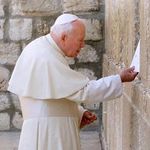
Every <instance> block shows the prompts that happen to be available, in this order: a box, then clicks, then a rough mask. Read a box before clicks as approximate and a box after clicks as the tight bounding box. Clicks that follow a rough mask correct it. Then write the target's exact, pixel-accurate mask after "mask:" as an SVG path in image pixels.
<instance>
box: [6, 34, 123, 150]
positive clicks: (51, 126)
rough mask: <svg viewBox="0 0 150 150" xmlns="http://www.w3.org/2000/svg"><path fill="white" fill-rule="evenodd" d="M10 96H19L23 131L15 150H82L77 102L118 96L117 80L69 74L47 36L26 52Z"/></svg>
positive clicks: (64, 60)
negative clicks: (13, 94) (94, 78)
mask: <svg viewBox="0 0 150 150" xmlns="http://www.w3.org/2000/svg"><path fill="white" fill-rule="evenodd" d="M8 91H10V92H12V93H15V94H16V95H18V96H19V99H20V103H21V109H22V113H23V119H24V122H23V126H22V131H21V136H20V142H19V150H80V138H79V126H80V120H81V118H82V113H83V111H84V110H83V109H82V108H81V107H79V104H80V103H81V102H84V103H97V102H102V101H106V100H110V99H114V98H117V97H119V96H121V94H122V83H121V80H120V76H119V75H114V76H109V77H105V78H102V79H99V80H96V81H95V80H92V81H89V79H88V78H87V77H85V76H83V75H81V74H80V73H78V72H76V71H74V70H72V69H71V68H70V67H69V65H68V63H67V61H66V59H65V56H64V54H63V52H62V51H61V50H60V49H59V47H58V46H57V45H56V43H55V42H54V40H53V39H52V38H51V36H50V34H48V35H46V36H42V37H40V38H38V39H36V40H34V41H33V42H31V43H30V44H29V45H27V46H26V47H25V49H24V50H23V52H22V54H21V55H20V57H19V59H18V61H17V63H16V66H15V69H14V71H13V74H12V76H11V79H10V81H9V87H8Z"/></svg>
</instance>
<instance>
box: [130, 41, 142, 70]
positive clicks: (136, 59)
mask: <svg viewBox="0 0 150 150" xmlns="http://www.w3.org/2000/svg"><path fill="white" fill-rule="evenodd" d="M132 66H135V71H136V72H140V40H139V43H138V45H137V48H136V51H135V53H134V56H133V59H132V63H131V65H130V67H132Z"/></svg>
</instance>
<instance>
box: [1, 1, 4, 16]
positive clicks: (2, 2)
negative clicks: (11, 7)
mask: <svg viewBox="0 0 150 150" xmlns="http://www.w3.org/2000/svg"><path fill="white" fill-rule="evenodd" d="M0 16H1V17H3V16H4V0H0Z"/></svg>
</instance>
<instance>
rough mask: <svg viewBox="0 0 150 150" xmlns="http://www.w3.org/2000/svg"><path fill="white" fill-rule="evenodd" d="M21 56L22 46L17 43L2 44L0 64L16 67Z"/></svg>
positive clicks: (0, 46) (0, 47) (0, 45)
mask: <svg viewBox="0 0 150 150" xmlns="http://www.w3.org/2000/svg"><path fill="white" fill-rule="evenodd" d="M19 55H20V46H19V44H15V43H0V64H11V65H14V64H15V63H16V60H17V59H18V56H19Z"/></svg>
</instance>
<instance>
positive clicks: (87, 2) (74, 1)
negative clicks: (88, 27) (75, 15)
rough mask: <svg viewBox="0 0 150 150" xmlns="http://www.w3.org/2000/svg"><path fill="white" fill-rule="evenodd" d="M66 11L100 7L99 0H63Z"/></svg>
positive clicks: (90, 9)
mask: <svg viewBox="0 0 150 150" xmlns="http://www.w3.org/2000/svg"><path fill="white" fill-rule="evenodd" d="M63 2H64V4H63V7H64V12H72V11H74V12H78V11H93V10H98V9H99V0H94V1H93V0H69V1H68V0H63Z"/></svg>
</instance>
